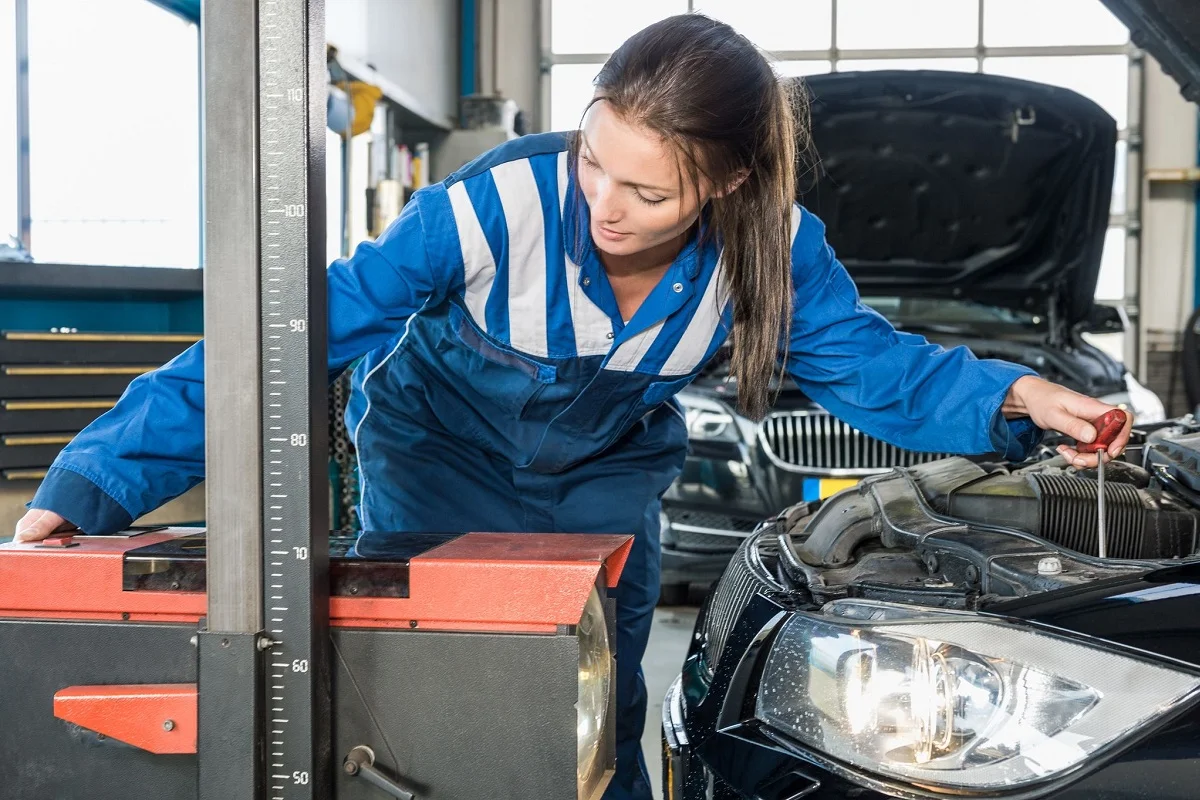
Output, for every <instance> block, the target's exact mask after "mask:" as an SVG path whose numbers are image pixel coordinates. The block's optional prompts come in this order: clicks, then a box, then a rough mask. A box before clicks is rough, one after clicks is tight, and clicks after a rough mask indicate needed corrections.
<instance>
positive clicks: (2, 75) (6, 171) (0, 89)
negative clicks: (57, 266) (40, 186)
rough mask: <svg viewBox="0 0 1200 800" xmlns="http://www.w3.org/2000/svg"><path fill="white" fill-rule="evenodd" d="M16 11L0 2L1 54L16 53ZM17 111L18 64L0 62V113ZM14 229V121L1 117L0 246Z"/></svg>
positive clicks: (6, 1)
mask: <svg viewBox="0 0 1200 800" xmlns="http://www.w3.org/2000/svg"><path fill="white" fill-rule="evenodd" d="M16 19H17V11H16V4H15V3H14V2H13V0H0V53H10V54H11V53H15V52H16V51H17V33H16ZM16 107H17V60H16V59H15V58H12V57H11V56H10V57H9V58H0V109H6V110H7V109H16ZM19 232H20V228H19V226H18V225H17V119H16V114H11V115H10V114H8V113H3V114H0V246H2V245H4V244H5V243H7V242H8V241H9V239H10V238H16V237H17V234H18V233H19Z"/></svg>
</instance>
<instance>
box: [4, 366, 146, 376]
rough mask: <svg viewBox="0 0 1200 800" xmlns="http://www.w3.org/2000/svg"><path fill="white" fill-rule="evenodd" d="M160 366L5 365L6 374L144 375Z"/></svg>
mask: <svg viewBox="0 0 1200 800" xmlns="http://www.w3.org/2000/svg"><path fill="white" fill-rule="evenodd" d="M155 369H158V367H154V366H149V367H5V368H4V374H5V375H59V376H62V375H143V374H145V373H147V372H150V371H151V370H155Z"/></svg>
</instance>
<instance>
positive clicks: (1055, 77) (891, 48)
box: [542, 0, 1140, 301]
mask: <svg viewBox="0 0 1200 800" xmlns="http://www.w3.org/2000/svg"><path fill="white" fill-rule="evenodd" d="M687 11H699V12H702V13H705V14H708V15H709V16H712V17H715V18H717V19H721V20H724V21H726V22H728V23H729V24H730V25H733V26H734V27H735V28H737V29H738V30H739V31H740V32H741V33H743V34H745V35H746V36H747V37H748V38H749V39H750V40H751V41H753V42H754V43H755V44H757V45H758V46H759V47H761V48H762V49H763V50H765V51H767V52H769V53H770V54H771V55H772V56H773V57H774V58H775V59H776V61H777V67H778V70H779V72H780V73H781V74H783V75H788V76H805V75H815V74H819V73H822V72H827V71H829V70H831V69H832V70H838V71H852V70H871V69H943V70H955V71H962V72H975V71H978V72H988V73H993V74H997V75H1008V76H1012V77H1017V78H1024V79H1027V80H1034V81H1038V82H1041V83H1049V84H1053V85H1058V86H1065V87H1067V88H1069V89H1072V90H1074V91H1077V92H1079V93H1081V94H1083V95H1084V96H1086V97H1089V98H1091V99H1092V100H1094V101H1095V102H1096V103H1097V104H1099V105H1100V106H1101V107H1102V108H1104V109H1105V110H1106V111H1107V112H1108V113H1109V114H1111V115H1112V117H1113V118H1114V119H1115V120H1116V121H1117V126H1118V128H1119V129H1120V130H1121V139H1122V142H1121V144H1119V145H1118V147H1117V152H1116V156H1117V162H1116V169H1115V180H1114V186H1113V202H1112V214H1113V218H1112V222H1111V227H1110V229H1109V231H1108V235H1107V237H1106V239H1105V250H1104V261H1103V266H1102V268H1101V274H1100V281H1099V284H1098V286H1097V289H1096V295H1097V297H1098V298H1099V299H1102V300H1110V301H1116V300H1123V299H1128V300H1135V299H1136V276H1133V278H1132V281H1131V282H1132V285H1131V286H1130V287H1128V289H1127V287H1126V276H1125V244H1126V239H1127V221H1126V219H1125V214H1126V210H1127V209H1126V201H1127V198H1126V187H1125V184H1126V180H1127V176H1128V174H1129V172H1128V168H1127V163H1126V162H1127V159H1128V151H1127V148H1126V147H1125V144H1124V140H1125V139H1126V138H1127V130H1126V128H1127V127H1128V126H1129V125H1130V124H1131V123H1137V122H1139V121H1140V120H1139V118H1140V109H1137V108H1130V105H1129V74H1130V63H1129V31H1128V30H1127V29H1126V28H1125V26H1124V25H1122V24H1121V23H1120V22H1119V21H1118V20H1117V19H1116V18H1115V17H1114V16H1113V15H1112V14H1111V13H1110V12H1109V11H1108V9H1107V8H1105V7H1104V5H1103V3H1101V2H1100V0H1050V1H1049V2H1047V0H619V1H618V2H614V3H608V4H606V5H605V13H603V14H600V13H597V12H596V11H595V10H594V9H593V8H592V7H591V6H589V5H588V4H586V3H582V2H579V0H543V13H545V14H549V16H550V21H551V24H550V26H549V32H550V37H549V40H548V41H544V42H543V43H542V44H543V55H544V61H545V63H547V64H548V65H549V69H548V71H547V72H546V73H545V74H546V79H545V82H544V84H543V92H542V96H543V108H542V118H543V119H546V120H548V121H549V123H550V125H549V128H550V129H551V130H568V129H573V128H575V127H577V126H578V124H579V120H580V116H581V114H582V112H583V109H584V107H585V106H586V105H587V101H588V100H589V99H590V98H591V95H592V85H591V81H592V78H594V77H595V75H596V73H597V72H598V71H599V70H600V67H601V66H602V64H603V63H604V60H605V58H607V56H608V54H609V53H611V52H612V51H613V50H614V49H615V48H616V47H618V46H619V45H620V44H621V42H623V41H624V40H625V39H626V38H627V37H629V36H630V35H632V34H633V33H635V32H637V31H638V30H640V29H641V28H643V27H645V26H646V25H648V24H650V23H651V22H654V21H656V20H659V19H662V18H664V17H667V16H670V15H672V14H679V13H684V12H687Z"/></svg>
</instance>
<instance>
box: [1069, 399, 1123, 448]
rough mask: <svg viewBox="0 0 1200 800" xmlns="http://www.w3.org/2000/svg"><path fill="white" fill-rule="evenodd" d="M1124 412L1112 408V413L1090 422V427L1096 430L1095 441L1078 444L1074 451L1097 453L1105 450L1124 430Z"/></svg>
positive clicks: (1108, 412) (1106, 413)
mask: <svg viewBox="0 0 1200 800" xmlns="http://www.w3.org/2000/svg"><path fill="white" fill-rule="evenodd" d="M1125 421H1126V417H1125V412H1124V411H1122V410H1121V409H1119V408H1114V409H1113V410H1112V411H1106V412H1105V413H1104V414H1102V415H1101V416H1100V417H1098V418H1096V419H1094V420H1092V427H1093V428H1095V429H1096V439H1095V440H1094V441H1091V442H1080V443H1079V446H1078V447H1076V448H1075V449H1076V451H1078V452H1080V453H1098V452H1100V451H1101V450H1107V449H1108V446H1109V445H1110V444H1112V443H1113V439H1116V438H1117V435H1118V434H1119V433H1120V432H1121V431H1123V430H1124V429H1125Z"/></svg>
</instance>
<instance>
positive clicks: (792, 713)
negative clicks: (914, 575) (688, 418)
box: [757, 601, 1200, 791]
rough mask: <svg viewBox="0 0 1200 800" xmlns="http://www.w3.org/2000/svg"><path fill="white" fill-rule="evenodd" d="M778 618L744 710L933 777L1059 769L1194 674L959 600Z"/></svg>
mask: <svg viewBox="0 0 1200 800" xmlns="http://www.w3.org/2000/svg"><path fill="white" fill-rule="evenodd" d="M864 605H869V604H864V603H861V602H859V601H837V602H835V603H831V604H829V606H827V607H826V608H825V610H824V614H823V615H822V616H816V615H806V614H797V615H795V616H793V617H792V618H791V619H789V620H788V621H787V622H785V623H784V626H783V629H782V630H781V631H780V633H779V637H778V638H777V640H776V642H775V644H774V645H773V647H772V649H771V652H770V654H769V655H768V657H767V664H766V668H765V670H764V672H763V677H762V684H761V688H760V691H759V695H758V703H757V716H758V717H759V719H761V720H762V721H764V722H766V723H768V724H769V725H771V726H772V727H774V728H775V729H777V730H779V731H781V732H783V733H786V734H788V735H789V736H791V737H793V738H795V739H797V740H798V741H800V742H801V743H803V744H805V745H807V746H810V747H812V748H814V749H816V750H818V751H821V752H823V753H825V754H827V755H829V756H831V757H833V758H835V759H838V760H839V761H842V762H845V763H848V764H851V765H853V766H856V767H860V768H863V769H865V770H869V771H872V772H876V773H880V774H883V775H885V776H887V777H891V778H900V779H903V780H906V781H910V782H914V783H919V784H921V785H924V786H927V787H929V788H931V789H934V790H943V791H960V790H978V791H986V790H996V789H1012V788H1014V787H1018V786H1022V785H1025V784H1029V783H1034V782H1038V781H1041V780H1045V779H1047V778H1050V777H1053V776H1055V775H1057V774H1061V773H1063V772H1066V771H1068V770H1070V769H1072V768H1074V767H1077V766H1079V765H1080V764H1082V763H1083V762H1084V761H1085V760H1086V759H1087V758H1088V757H1089V756H1091V755H1092V754H1093V753H1095V752H1097V751H1098V750H1100V749H1101V748H1103V747H1105V746H1107V745H1110V744H1112V743H1113V742H1115V741H1117V740H1119V739H1122V738H1124V737H1126V736H1128V735H1130V734H1131V733H1133V732H1134V731H1136V730H1137V729H1138V728H1140V727H1141V726H1143V725H1145V724H1146V723H1147V722H1149V721H1150V720H1151V719H1153V718H1155V717H1157V716H1160V715H1162V714H1163V713H1164V712H1166V711H1169V710H1170V709H1171V708H1172V707H1174V706H1176V705H1178V704H1179V703H1181V702H1183V701H1185V700H1186V699H1188V698H1189V697H1190V696H1191V695H1192V694H1193V693H1194V692H1195V691H1196V690H1197V689H1198V688H1200V679H1197V678H1196V677H1194V676H1191V675H1188V674H1185V673H1181V672H1177V671H1175V670H1172V669H1169V668H1167V667H1164V666H1160V665H1157V664H1153V663H1151V662H1148V661H1141V660H1136V659H1133V658H1129V657H1127V656H1124V655H1119V654H1117V653H1113V652H1109V651H1106V650H1101V649H1098V648H1093V647H1090V646H1087V645H1083V644H1080V643H1078V642H1076V641H1073V640H1069V639H1065V638H1062V637H1058V636H1054V635H1051V634H1048V633H1043V632H1041V631H1036V630H1032V629H1026V628H1019V627H1016V626H1013V625H1009V624H1006V623H1004V622H1001V621H994V620H989V619H985V618H982V617H979V616H977V615H974V614H966V613H937V612H934V613H918V614H915V615H910V616H908V617H907V618H905V617H904V616H903V615H904V612H903V611H892V612H888V613H885V614H874V613H867V614H864V613H862V609H861V608H859V606H864Z"/></svg>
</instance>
